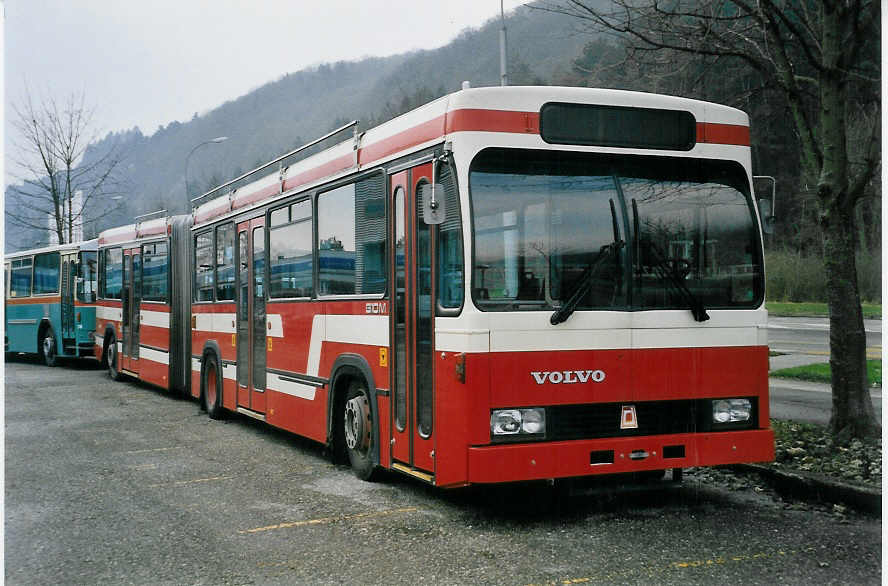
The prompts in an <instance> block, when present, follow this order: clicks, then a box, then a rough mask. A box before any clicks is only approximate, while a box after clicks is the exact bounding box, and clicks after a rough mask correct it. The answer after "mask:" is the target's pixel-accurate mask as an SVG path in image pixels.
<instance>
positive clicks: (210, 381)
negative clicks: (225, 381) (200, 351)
mask: <svg viewBox="0 0 888 586" xmlns="http://www.w3.org/2000/svg"><path fill="white" fill-rule="evenodd" d="M202 383H203V384H202V385H201V386H202V387H203V389H202V390H203V392H202V393H201V397H202V401H203V403H202V407H203V408H204V410H206V412H207V415H209V416H210V419H221V418H222V387H221V380H220V379H219V366H218V362H217V360H216V357H215V356H212V355H211V356H208V357H207V361H206V364H205V366H204V369H203V381H202Z"/></svg>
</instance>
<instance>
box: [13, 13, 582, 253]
mask: <svg viewBox="0 0 888 586" xmlns="http://www.w3.org/2000/svg"><path fill="white" fill-rule="evenodd" d="M573 24H574V23H573V22H572V20H571V19H569V18H567V17H565V16H560V15H554V14H548V13H545V12H540V11H535V10H530V9H527V8H521V9H518V10H517V11H516V12H514V13H512V14H511V15H508V16H507V26H508V30H509V45H510V51H509V53H510V68H511V69H513V70H514V72H513V75H512V76H511V79H510V81H511V82H513V83H516V84H519V83H531V82H537V83H543V82H547V81H549V80H551V79H553V78H554V77H555V76H557V75H559V74H560V72H565V71H567V70H569V69H570V67H571V62H572V60H573V59H574V58H575V57H576V56H577V55H579V54H580V52H581V51H582V48H583V46H584V44H585V43H586V42H587V41H588V37H586V36H583V35H580V34H575V33H574V32H573ZM499 28H500V22H499V19H496V20H492V21H490V22H489V23H487V24H486V25H484V26H481V27H480V28H478V29H470V30H466V31H465V32H463V33H462V34H461V35H460V36H459V37H458V38H457V39H455V40H454V41H452V42H451V43H450V44H448V45H446V46H444V47H441V48H438V49H433V50H425V51H416V52H411V53H405V54H402V55H397V56H393V57H388V58H374V57H371V58H365V59H362V60H359V61H353V62H339V63H334V64H324V65H320V66H318V67H314V68H310V69H306V70H302V71H298V72H289V73H287V72H282V76H281V77H280V78H279V79H277V80H275V81H272V82H270V83H268V84H266V85H264V86H262V87H259V88H258V89H256V90H254V91H252V92H250V93H249V94H246V95H244V96H241V97H240V98H237V99H235V100H231V101H228V102H225V103H224V104H222V105H221V106H218V107H216V108H214V109H212V110H210V111H208V112H205V113H200V114H197V113H196V114H195V115H194V117H193V118H192V119H191V120H190V121H187V122H176V121H174V122H170V123H169V124H168V125H166V126H164V127H160V128H158V129H156V130H155V131H154V132H153V133H152V134H150V136H146V134H147V129H139V128H134V129H130V130H125V131H120V132H116V133H110V134H108V135H107V136H106V137H105V138H104V139H103V140H102V141H101V142H99V143H97V144H95V145H93V147H91V148H90V149H89V151H88V152H87V154H86V158H87V160H89V159H90V158H96V157H99V156H100V155H101V154H102V153H104V152H106V150H107V149H108V148H111V147H112V146H114V147H116V148H118V149H120V150H121V152H122V153H124V155H125V161H124V165H123V166H122V177H121V178H122V179H123V180H124V182H125V184H126V186H127V192H128V193H127V196H126V197H125V198H124V200H123V202H122V203H123V204H124V205H122V206H121V208H120V210H119V211H118V212H116V213H115V214H112V215H110V216H106V217H104V218H103V219H102V221H101V224H100V225H99V226H97V227H96V229H98V230H101V229H104V228H106V227H110V226H114V225H119V224H123V223H127V222H130V221H132V220H131V218H132V217H133V216H135V215H138V214H143V213H146V212H150V211H154V210H157V209H161V208H165V209H167V210H169V211H170V213H182V212H184V211H185V209H186V201H187V198H186V195H185V180H186V178H185V159H186V157H187V156H188V153H189V152H190V151H191V149H192V148H193V147H194V146H195V145H197V144H199V143H200V142H202V141H204V140H207V139H210V138H214V137H217V136H227V137H229V140H227V141H226V142H224V143H220V144H214V145H208V146H205V147H202V148H200V149H199V150H198V151H196V152H195V153H194V155H193V156H192V157H191V160H190V164H189V165H188V184H189V187H190V190H191V193H192V197H194V194H195V193H202V192H203V191H205V190H207V189H209V188H210V187H212V186H213V185H215V184H218V183H222V182H224V181H226V180H228V179H232V178H234V177H236V176H238V175H239V174H241V173H243V172H244V171H247V170H250V169H252V168H254V167H256V166H258V165H259V164H261V163H263V162H265V161H267V160H269V159H272V158H274V157H276V156H278V155H280V154H283V153H285V152H287V151H288V150H290V149H293V148H295V147H297V146H300V145H302V144H304V143H305V142H308V141H310V140H312V139H314V138H316V137H318V136H321V135H323V134H325V133H327V132H328V131H329V130H331V129H333V128H335V127H337V126H339V125H341V124H342V123H344V122H348V121H351V120H355V119H357V120H360V121H361V122H362V124H361V127H362V128H367V127H368V125H372V124H374V123H378V122H380V121H382V120H385V119H388V118H391V117H392V116H394V115H396V114H399V113H401V112H403V111H405V110H407V109H409V108H412V107H414V106H416V105H418V104H419V103H422V102H425V101H428V100H430V99H433V98H436V97H438V96H440V95H443V94H445V93H449V92H452V91H456V90H458V89H459V88H460V84H461V83H462V81H463V80H468V81H470V82H471V83H472V85H473V86H475V87H477V86H484V85H499ZM209 106H211V105H209V104H208V107H209ZM99 107H101V106H100V105H99ZM40 237H41V235H38V234H23V233H22V232H21V231H20V230H17V229H15V228H14V227H12V226H9V222H8V221H7V226H6V248H7V250H16V249H20V248H24V247H30V246H32V245H33V244H34V243H36V242H38V241H39V239H40ZM43 238H44V240H45V238H46V236H45V235H43Z"/></svg>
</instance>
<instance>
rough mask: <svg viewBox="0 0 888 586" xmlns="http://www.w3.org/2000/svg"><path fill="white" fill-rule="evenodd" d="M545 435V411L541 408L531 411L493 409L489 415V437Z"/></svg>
mask: <svg viewBox="0 0 888 586" xmlns="http://www.w3.org/2000/svg"><path fill="white" fill-rule="evenodd" d="M545 433H546V410H545V409H543V408H542V407H534V408H531V409H495V410H494V411H492V412H491V413H490V435H491V436H492V437H494V438H496V437H501V436H515V435H533V436H540V435H543V434H545Z"/></svg>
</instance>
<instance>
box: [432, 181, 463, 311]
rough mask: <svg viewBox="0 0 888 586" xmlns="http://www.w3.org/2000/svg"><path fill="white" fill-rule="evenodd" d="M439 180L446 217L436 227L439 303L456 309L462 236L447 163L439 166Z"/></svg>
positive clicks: (459, 294)
mask: <svg viewBox="0 0 888 586" xmlns="http://www.w3.org/2000/svg"><path fill="white" fill-rule="evenodd" d="M440 169H441V170H440V171H439V175H440V176H439V177H438V182H439V183H440V184H441V185H443V186H444V197H445V209H446V210H447V217H446V218H445V220H444V223H442V224H441V225H440V226H438V266H437V274H438V287H437V295H438V305H439V306H440V307H443V308H449V309H453V308H459V307H461V306H462V303H463V283H464V280H463V265H464V262H463V238H462V221H461V219H460V213H459V196H458V194H457V192H456V184H455V183H454V181H453V175H452V173H451V172H450V167H449V166H448V165H443V166H441V168H440Z"/></svg>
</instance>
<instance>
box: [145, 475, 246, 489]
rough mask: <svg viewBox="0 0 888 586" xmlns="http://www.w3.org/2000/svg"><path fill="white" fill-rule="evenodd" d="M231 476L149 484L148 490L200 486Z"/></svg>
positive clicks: (227, 478)
mask: <svg viewBox="0 0 888 586" xmlns="http://www.w3.org/2000/svg"><path fill="white" fill-rule="evenodd" d="M229 479H231V476H211V477H209V478H195V479H194V480H179V481H176V482H162V483H160V484H149V485H148V488H159V487H161V486H182V485H185V484H198V483H201V482H213V481H215V480H229Z"/></svg>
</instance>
